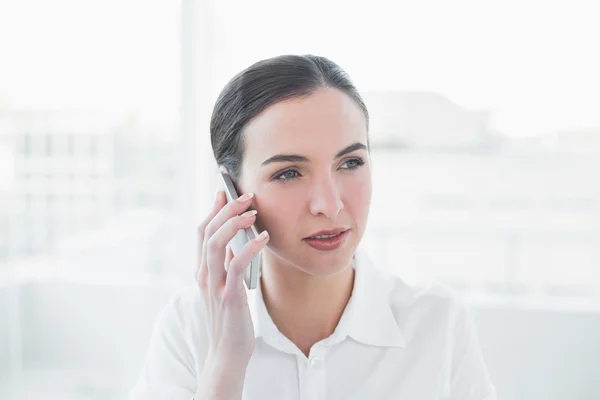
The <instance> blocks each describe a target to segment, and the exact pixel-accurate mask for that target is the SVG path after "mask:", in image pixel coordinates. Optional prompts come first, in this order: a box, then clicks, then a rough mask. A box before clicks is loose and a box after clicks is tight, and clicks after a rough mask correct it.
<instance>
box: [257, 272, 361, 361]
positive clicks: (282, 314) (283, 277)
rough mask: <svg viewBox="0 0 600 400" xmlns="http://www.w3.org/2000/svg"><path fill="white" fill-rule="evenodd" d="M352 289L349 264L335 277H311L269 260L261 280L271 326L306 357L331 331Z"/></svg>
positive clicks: (352, 283)
mask: <svg viewBox="0 0 600 400" xmlns="http://www.w3.org/2000/svg"><path fill="white" fill-rule="evenodd" d="M269 261H271V260H269ZM353 286H354V268H352V266H351V265H348V266H347V267H346V268H344V269H343V270H342V271H340V272H338V273H336V274H335V275H331V276H313V275H309V274H307V273H305V272H303V271H301V270H299V269H298V268H295V267H293V266H289V265H282V264H281V263H278V262H277V261H271V262H268V263H267V264H266V268H263V272H262V279H261V291H262V294H263V298H264V302H265V306H266V308H267V310H268V312H269V315H270V316H271V318H272V320H273V322H274V323H275V326H277V329H279V331H280V332H281V333H282V334H283V335H285V336H286V337H287V338H288V339H290V340H291V341H292V342H293V343H294V344H296V346H297V347H298V348H299V349H300V350H301V351H302V352H303V353H304V354H305V355H307V356H308V353H309V351H310V348H311V347H312V345H313V344H315V343H317V342H319V341H320V340H323V339H325V338H327V337H329V336H330V335H331V334H332V333H333V332H334V331H335V328H336V327H337V324H338V322H339V320H340V318H341V317H342V314H343V312H344V309H345V308H346V305H347V304H348V301H349V300H350V296H351V295H352V288H353Z"/></svg>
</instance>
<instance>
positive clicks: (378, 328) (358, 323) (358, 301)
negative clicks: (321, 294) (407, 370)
mask: <svg viewBox="0 0 600 400" xmlns="http://www.w3.org/2000/svg"><path fill="white" fill-rule="evenodd" d="M354 258H355V275H354V289H353V291H352V297H351V298H350V301H349V302H348V305H347V306H346V310H345V311H344V313H343V315H342V319H341V320H340V323H339V324H338V327H337V328H336V332H338V331H339V333H340V334H342V335H347V336H350V337H351V338H353V339H354V340H356V341H358V342H361V343H364V344H368V345H373V346H383V347H402V348H405V347H406V341H405V339H404V335H403V334H402V331H401V329H400V327H399V326H398V322H397V321H396V317H395V316H394V313H393V311H392V304H391V294H392V290H393V289H394V285H395V283H396V281H397V279H395V278H394V277H393V276H392V275H389V274H386V273H384V272H383V271H381V270H379V269H377V268H376V267H375V265H373V262H372V261H371V259H370V258H369V256H368V255H367V254H366V252H364V251H363V250H362V249H358V250H357V252H356V254H355V257H354Z"/></svg>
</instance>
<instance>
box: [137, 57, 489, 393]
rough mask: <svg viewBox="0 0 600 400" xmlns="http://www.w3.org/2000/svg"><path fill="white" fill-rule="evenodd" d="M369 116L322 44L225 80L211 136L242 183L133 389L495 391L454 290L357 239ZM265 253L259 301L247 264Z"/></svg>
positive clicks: (205, 233) (219, 212)
mask: <svg viewBox="0 0 600 400" xmlns="http://www.w3.org/2000/svg"><path fill="white" fill-rule="evenodd" d="M368 122H369V116H368V112H367V109H366V107H365V104H364V103H363V101H362V99H361V97H360V95H359V93H358V92H357V90H356V89H355V87H354V86H353V84H352V83H351V81H350V79H349V78H348V76H347V75H346V73H345V72H344V71H343V70H342V69H341V68H340V67H339V66H338V65H336V64H335V63H333V62H332V61H330V60H328V59H326V58H324V57H315V56H292V55H288V56H280V57H275V58H271V59H267V60H263V61H260V62H258V63H256V64H254V65H252V66H250V67H249V68H247V69H246V70H244V71H242V72H241V73H240V74H238V75H237V76H235V77H234V78H233V79H232V80H231V81H230V82H229V83H228V84H227V85H226V87H225V88H224V89H223V91H222V93H221V95H220V96H219V98H218V100H217V103H216V105H215V108H214V112H213V116H212V120H211V126H210V131H211V141H212V147H213V151H214V155H215V158H216V161H217V163H218V164H219V165H221V166H223V167H225V168H227V169H228V171H229V173H230V175H231V176H232V178H233V179H234V181H235V182H236V186H237V189H238V192H239V193H240V194H242V193H243V194H245V196H242V198H241V199H240V200H237V201H234V202H231V203H228V204H226V199H225V195H224V193H223V192H222V191H217V195H216V198H215V201H214V208H213V209H212V211H211V213H210V215H208V216H207V218H206V219H205V220H204V222H203V223H202V225H201V226H200V227H199V246H200V251H199V253H200V256H199V261H198V271H197V284H195V285H193V287H190V288H186V289H185V290H183V291H182V292H181V293H178V294H177V295H176V296H174V298H173V300H172V301H171V302H170V304H169V305H168V306H167V307H166V309H165V310H164V311H163V312H162V313H161V315H160V317H159V319H158V321H157V324H156V326H155V329H154V332H153V334H152V339H151V343H150V347H149V350H148V356H147V360H146V364H145V366H144V369H143V372H142V374H141V376H140V378H139V380H138V383H137V384H136V386H135V388H134V389H133V391H132V392H131V399H140V400H142V399H144V400H148V399H157V400H158V399H161V400H163V399H181V400H188V399H191V398H195V399H196V400H200V399H261V400H262V399H277V400H280V399H310V400H313V399H330V400H334V399H336V400H337V399H340V400H342V399H343V400H347V399H410V400H413V399H419V400H434V399H456V400H459V399H460V400H483V399H495V398H496V395H495V390H494V387H493V385H492V384H491V383H490V379H489V377H488V373H487V370H486V366H485V363H484V361H483V359H482V356H481V353H480V350H479V345H478V340H477V335H476V332H475V328H474V324H473V321H472V318H471V315H470V313H469V312H468V310H467V309H466V308H465V307H464V306H463V304H462V303H461V302H460V301H459V300H457V298H456V296H454V295H453V294H452V292H451V291H450V290H448V289H446V288H444V287H443V286H441V285H428V286H420V287H413V286H409V285H407V284H405V283H404V282H403V281H402V280H401V279H399V278H397V277H394V276H391V275H389V274H387V273H384V272H383V271H380V270H377V269H376V268H375V267H374V266H373V265H372V264H371V263H370V261H369V259H368V258H367V257H366V255H365V254H364V253H363V252H362V251H360V250H358V246H359V243H360V241H361V238H362V236H363V233H364V231H365V226H366V223H367V217H368V214H369V206H370V201H371V167H370V157H369V140H368V125H369V124H368ZM253 210H256V212H257V213H255V212H253ZM390 212H394V211H393V210H390ZM253 223H255V224H256V226H257V228H258V229H259V231H264V233H263V234H262V235H261V236H260V237H259V238H258V239H257V240H255V241H253V242H250V243H249V244H248V245H247V246H246V248H245V249H244V250H243V251H242V252H241V253H240V254H238V255H236V256H235V257H234V256H233V255H232V253H231V252H230V251H229V250H227V244H228V242H229V241H230V239H231V238H233V236H234V235H235V233H236V232H237V231H238V230H239V229H242V228H246V227H249V226H250V225H252V224H253ZM260 251H262V260H263V264H262V276H261V280H260V285H259V288H258V289H257V290H256V291H255V293H252V294H253V295H254V294H255V296H251V297H254V299H253V301H249V300H248V298H247V294H246V289H245V288H244V285H243V275H244V268H245V267H246V266H247V265H248V264H249V262H250V260H251V259H252V257H253V256H254V255H255V254H257V253H258V252H260Z"/></svg>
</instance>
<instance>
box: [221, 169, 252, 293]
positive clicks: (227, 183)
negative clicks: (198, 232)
mask: <svg viewBox="0 0 600 400" xmlns="http://www.w3.org/2000/svg"><path fill="white" fill-rule="evenodd" d="M219 175H221V178H222V180H223V189H224V190H225V195H226V196H227V202H228V203H229V202H230V201H234V200H236V199H237V198H238V194H237V192H236V190H235V186H233V181H232V180H231V177H230V176H229V174H227V173H226V172H222V171H220V172H219ZM256 237H258V231H257V230H256V227H255V226H254V224H252V225H251V226H250V228H246V229H240V230H239V231H238V233H237V234H236V235H235V236H234V237H233V239H232V240H231V241H230V242H229V246H230V247H231V250H232V251H233V255H234V256H237V255H238V254H239V253H240V251H242V248H243V247H244V245H245V244H246V243H248V242H249V241H251V240H254V239H255V238H256ZM260 264H261V252H258V254H256V255H255V256H254V257H253V258H252V262H251V263H250V265H249V266H248V268H246V271H245V273H244V282H246V287H247V288H248V289H256V287H257V286H258V278H259V276H260Z"/></svg>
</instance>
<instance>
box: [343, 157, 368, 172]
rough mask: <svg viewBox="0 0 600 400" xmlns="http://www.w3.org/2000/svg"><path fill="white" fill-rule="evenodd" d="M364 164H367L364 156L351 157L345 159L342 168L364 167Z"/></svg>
mask: <svg viewBox="0 0 600 400" xmlns="http://www.w3.org/2000/svg"><path fill="white" fill-rule="evenodd" d="M364 164H365V162H364V161H363V159H362V158H360V157H355V158H351V159H349V160H346V161H344V163H343V164H342V166H341V167H340V168H341V169H349V170H354V169H358V168H360V167H362V166H363V165H364Z"/></svg>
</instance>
